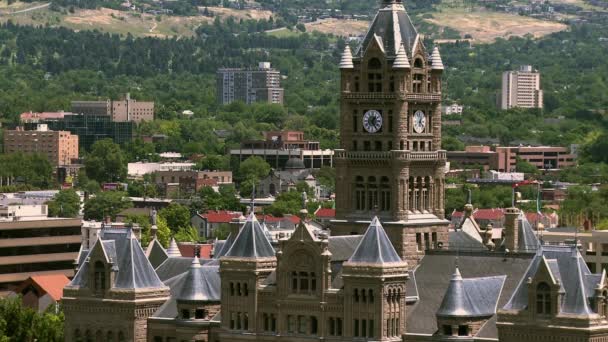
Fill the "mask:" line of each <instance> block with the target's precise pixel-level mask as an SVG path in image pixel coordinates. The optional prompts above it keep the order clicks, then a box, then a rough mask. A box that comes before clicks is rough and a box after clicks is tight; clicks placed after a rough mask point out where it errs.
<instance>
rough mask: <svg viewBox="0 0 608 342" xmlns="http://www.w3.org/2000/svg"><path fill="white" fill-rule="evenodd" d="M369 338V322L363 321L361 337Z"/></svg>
mask: <svg viewBox="0 0 608 342" xmlns="http://www.w3.org/2000/svg"><path fill="white" fill-rule="evenodd" d="M365 336H367V320H365V319H362V320H361V337H365Z"/></svg>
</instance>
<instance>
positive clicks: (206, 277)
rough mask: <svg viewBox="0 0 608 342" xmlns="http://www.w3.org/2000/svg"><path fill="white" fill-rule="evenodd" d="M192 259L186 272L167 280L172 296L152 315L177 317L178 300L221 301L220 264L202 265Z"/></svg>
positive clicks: (188, 301)
mask: <svg viewBox="0 0 608 342" xmlns="http://www.w3.org/2000/svg"><path fill="white" fill-rule="evenodd" d="M194 259H196V258H193V259H191V262H190V264H191V267H190V269H189V270H187V271H186V272H184V273H181V274H179V275H177V276H175V277H172V278H171V279H168V280H166V281H165V283H166V284H167V286H169V287H170V289H171V297H170V298H169V300H167V301H166V302H165V303H164V304H163V305H162V306H161V307H160V308H158V310H156V312H155V313H154V315H152V317H159V318H176V317H177V315H178V312H177V302H178V301H180V302H182V301H183V302H186V303H190V302H199V301H200V302H207V301H212V302H219V301H220V293H221V292H220V291H221V282H220V273H219V266H217V265H213V266H208V265H205V266H201V265H200V262H198V260H196V264H198V265H199V266H195V265H196V264H195V261H194Z"/></svg>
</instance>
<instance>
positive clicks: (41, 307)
mask: <svg viewBox="0 0 608 342" xmlns="http://www.w3.org/2000/svg"><path fill="white" fill-rule="evenodd" d="M69 282H70V279H68V277H66V276H65V275H64V274H45V275H35V276H31V277H29V278H27V279H26V280H24V281H23V283H21V285H19V286H18V287H17V288H16V289H15V291H14V292H13V294H12V295H15V296H16V295H21V296H22V297H23V305H24V306H27V307H29V308H32V309H34V310H37V311H38V312H43V311H45V310H46V309H47V308H48V307H49V306H50V305H56V304H57V303H58V302H59V300H60V299H61V297H62V296H63V288H64V287H65V286H66V285H67V284H68V283H69ZM9 296H10V295H9Z"/></svg>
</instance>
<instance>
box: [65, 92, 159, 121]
mask: <svg viewBox="0 0 608 342" xmlns="http://www.w3.org/2000/svg"><path fill="white" fill-rule="evenodd" d="M72 112H74V113H76V114H85V115H107V116H110V117H111V118H112V121H115V122H129V121H132V122H135V123H139V122H142V121H152V120H154V102H138V101H136V100H134V99H131V95H130V94H129V93H127V95H126V96H125V99H124V100H118V101H114V100H105V101H72Z"/></svg>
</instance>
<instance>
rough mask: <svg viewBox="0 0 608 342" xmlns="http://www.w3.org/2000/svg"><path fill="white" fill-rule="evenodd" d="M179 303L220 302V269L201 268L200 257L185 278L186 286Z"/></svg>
mask: <svg viewBox="0 0 608 342" xmlns="http://www.w3.org/2000/svg"><path fill="white" fill-rule="evenodd" d="M177 301H178V302H209V301H212V302H219V301H220V276H219V268H218V267H215V266H213V267H206V266H201V264H200V261H199V259H198V257H196V256H195V257H194V259H192V264H191V266H190V269H189V270H188V274H187V275H186V277H185V280H184V285H183V287H182V289H181V291H179V295H178V296H177Z"/></svg>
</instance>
